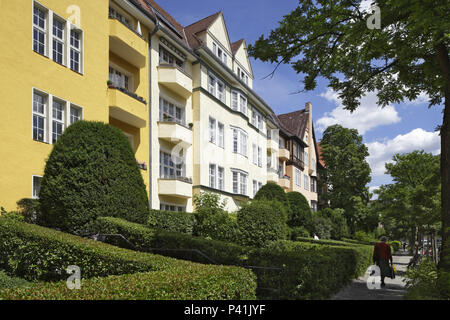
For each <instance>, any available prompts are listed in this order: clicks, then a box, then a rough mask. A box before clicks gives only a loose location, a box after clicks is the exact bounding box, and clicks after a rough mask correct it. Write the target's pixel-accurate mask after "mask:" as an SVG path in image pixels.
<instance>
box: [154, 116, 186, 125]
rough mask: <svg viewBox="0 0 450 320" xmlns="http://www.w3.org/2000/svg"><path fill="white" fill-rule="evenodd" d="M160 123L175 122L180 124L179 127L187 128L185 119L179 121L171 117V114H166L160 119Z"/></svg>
mask: <svg viewBox="0 0 450 320" xmlns="http://www.w3.org/2000/svg"><path fill="white" fill-rule="evenodd" d="M159 121H160V122H171V123H173V122H175V123H178V124H179V125H182V126H185V127H186V120H185V119H178V118H176V117H174V116H171V115H169V114H166V113H165V114H163V115H162V116H160V117H159Z"/></svg>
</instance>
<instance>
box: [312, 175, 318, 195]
mask: <svg viewBox="0 0 450 320" xmlns="http://www.w3.org/2000/svg"><path fill="white" fill-rule="evenodd" d="M311 192H317V179H316V178H314V177H311Z"/></svg>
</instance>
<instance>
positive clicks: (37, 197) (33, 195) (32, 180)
mask: <svg viewBox="0 0 450 320" xmlns="http://www.w3.org/2000/svg"><path fill="white" fill-rule="evenodd" d="M36 178H37V179H39V180H40V183H39V191H40V190H41V183H42V178H43V177H42V176H38V175H32V178H31V198H32V199H39V195H35V188H34V181H35V179H36ZM38 194H39V193H38Z"/></svg>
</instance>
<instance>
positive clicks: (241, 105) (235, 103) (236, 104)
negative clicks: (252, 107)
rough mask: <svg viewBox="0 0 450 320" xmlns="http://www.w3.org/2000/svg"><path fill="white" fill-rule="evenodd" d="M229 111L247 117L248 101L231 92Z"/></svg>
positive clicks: (234, 91)
mask: <svg viewBox="0 0 450 320" xmlns="http://www.w3.org/2000/svg"><path fill="white" fill-rule="evenodd" d="M231 109H233V110H235V111H239V112H241V113H243V114H245V115H246V116H247V117H248V99H247V97H246V96H245V95H243V94H242V93H240V92H239V91H237V90H231Z"/></svg>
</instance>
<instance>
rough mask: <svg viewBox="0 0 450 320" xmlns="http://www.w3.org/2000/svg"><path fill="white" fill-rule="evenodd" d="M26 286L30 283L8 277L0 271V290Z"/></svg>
mask: <svg viewBox="0 0 450 320" xmlns="http://www.w3.org/2000/svg"><path fill="white" fill-rule="evenodd" d="M28 285H30V283H29V282H28V281H26V280H25V279H21V278H16V277H10V276H8V275H7V274H6V272H4V271H2V270H0V290H3V289H12V288H17V287H23V286H28Z"/></svg>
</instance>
